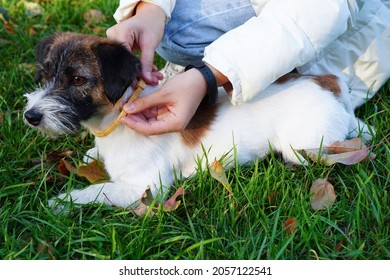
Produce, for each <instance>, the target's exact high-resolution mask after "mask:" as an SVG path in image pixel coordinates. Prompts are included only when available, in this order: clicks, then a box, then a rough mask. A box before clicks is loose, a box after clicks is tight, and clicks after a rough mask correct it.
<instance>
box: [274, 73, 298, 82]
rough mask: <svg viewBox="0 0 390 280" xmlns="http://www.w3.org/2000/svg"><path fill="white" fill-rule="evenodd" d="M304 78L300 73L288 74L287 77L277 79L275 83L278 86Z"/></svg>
mask: <svg viewBox="0 0 390 280" xmlns="http://www.w3.org/2000/svg"><path fill="white" fill-rule="evenodd" d="M302 76H304V75H302V74H299V73H287V74H286V75H283V76H282V77H280V78H279V79H277V80H276V81H275V83H276V84H284V83H287V82H288V81H290V80H295V79H298V78H300V77H302Z"/></svg>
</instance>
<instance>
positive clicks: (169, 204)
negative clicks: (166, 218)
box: [133, 187, 185, 217]
mask: <svg viewBox="0 0 390 280" xmlns="http://www.w3.org/2000/svg"><path fill="white" fill-rule="evenodd" d="M184 193H185V192H184V189H183V188H182V187H180V188H178V189H177V190H176V192H175V193H174V194H173V195H172V196H171V198H169V199H168V200H166V201H165V202H164V203H163V204H162V205H160V204H159V203H158V202H156V201H154V198H153V195H152V192H151V190H150V188H148V189H147V190H146V191H145V192H144V194H143V195H142V197H141V199H140V201H139V204H138V206H137V207H136V208H134V209H133V211H134V213H136V214H137V215H138V216H144V215H146V214H148V216H149V217H151V216H153V215H154V214H156V213H157V210H158V208H159V207H161V206H162V210H163V211H164V212H171V211H175V210H176V209H177V208H178V207H179V206H180V201H179V200H177V198H178V197H179V196H182V195H184ZM150 207H152V209H149V208H150Z"/></svg>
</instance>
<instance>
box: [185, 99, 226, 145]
mask: <svg viewBox="0 0 390 280" xmlns="http://www.w3.org/2000/svg"><path fill="white" fill-rule="evenodd" d="M218 108H219V106H218V103H217V104H213V105H208V104H203V103H202V104H201V105H200V106H199V108H198V110H197V111H196V113H195V115H194V116H193V117H192V119H191V121H190V122H189V123H188V125H187V127H186V129H185V130H184V131H182V132H180V135H181V137H182V140H183V142H184V144H185V145H187V146H190V147H193V146H195V145H198V144H199V143H200V142H201V139H202V137H203V136H204V134H205V133H206V132H207V131H208V130H209V129H210V126H211V125H212V123H213V121H214V120H215V118H216V116H217V112H218Z"/></svg>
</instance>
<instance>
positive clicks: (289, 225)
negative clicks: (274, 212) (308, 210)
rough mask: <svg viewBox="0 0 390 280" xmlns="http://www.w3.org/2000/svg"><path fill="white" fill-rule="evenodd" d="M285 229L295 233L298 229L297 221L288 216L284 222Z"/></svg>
mask: <svg viewBox="0 0 390 280" xmlns="http://www.w3.org/2000/svg"><path fill="white" fill-rule="evenodd" d="M283 227H284V230H285V231H286V233H288V234H293V233H295V232H296V231H297V229H298V227H297V223H296V222H295V219H294V218H288V219H287V220H286V221H285V222H284V223H283Z"/></svg>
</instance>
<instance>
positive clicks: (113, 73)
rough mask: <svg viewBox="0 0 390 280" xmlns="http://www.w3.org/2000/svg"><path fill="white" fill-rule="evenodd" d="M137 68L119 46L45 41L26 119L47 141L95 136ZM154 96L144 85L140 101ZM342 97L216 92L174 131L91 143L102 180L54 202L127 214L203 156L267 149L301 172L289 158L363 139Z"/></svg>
mask: <svg viewBox="0 0 390 280" xmlns="http://www.w3.org/2000/svg"><path fill="white" fill-rule="evenodd" d="M140 68H141V65H140V62H139V60H138V59H137V58H136V57H135V56H133V55H132V54H131V53H130V52H129V51H128V50H127V49H126V48H125V47H123V46H122V45H121V44H119V43H118V42H114V41H111V40H108V39H105V38H99V37H95V36H87V35H81V34H74V33H59V34H56V35H54V36H51V37H48V38H46V39H44V40H43V41H42V42H41V43H40V44H39V45H38V47H37V74H36V79H37V80H39V81H42V82H43V85H44V86H43V87H42V88H39V89H37V90H36V91H35V92H32V93H29V94H27V95H26V96H27V98H28V104H27V107H26V110H25V113H24V116H25V119H26V120H27V122H28V123H29V124H30V125H31V126H33V127H35V128H37V129H39V130H41V131H43V132H46V133H49V134H67V133H75V132H77V131H78V130H79V128H80V127H81V126H83V127H85V128H87V129H88V130H91V131H98V130H102V129H104V128H105V127H107V126H108V125H109V124H110V123H111V122H112V121H113V120H114V119H115V118H116V117H117V115H118V114H119V111H120V105H119V107H118V105H115V104H118V103H119V104H122V105H123V104H124V103H125V102H126V100H127V99H128V98H129V96H131V94H132V89H131V87H130V85H131V84H132V82H133V80H134V79H137V78H138V77H139V75H140ZM154 90H155V88H153V87H150V86H147V88H146V89H145V91H144V92H143V94H147V93H148V92H152V91H154ZM348 98H349V97H348V94H347V88H346V87H345V86H344V85H341V84H340V83H339V82H338V80H337V78H336V77H334V76H330V75H328V76H320V77H313V76H300V75H289V76H285V77H282V78H281V79H279V80H278V81H277V82H276V83H274V84H272V85H270V86H269V87H268V88H267V89H266V90H265V91H264V92H262V93H261V94H259V95H258V96H257V97H256V98H254V99H253V100H251V101H250V102H248V103H246V104H244V105H241V106H232V105H231V104H230V102H229V98H228V96H227V95H226V94H220V97H219V101H218V103H217V104H215V105H201V106H200V108H199V109H198V111H197V113H196V114H195V116H194V117H193V119H192V120H191V122H190V124H189V125H188V127H187V128H186V129H185V130H184V131H182V132H180V133H167V134H163V135H157V136H145V135H141V134H139V133H137V132H135V131H133V130H131V129H129V128H128V127H126V126H124V125H119V126H118V127H117V128H116V129H115V130H114V131H113V132H112V133H110V134H109V135H107V136H105V137H96V139H95V142H96V146H95V148H93V149H91V150H90V151H89V152H88V153H87V154H88V155H89V156H93V157H97V156H98V157H99V159H100V160H102V161H103V162H104V165H105V168H106V170H107V171H108V173H109V176H110V182H108V183H101V184H95V185H91V186H89V187H87V188H85V189H82V190H73V191H71V192H70V193H68V194H61V195H59V196H58V198H59V199H63V200H66V201H70V200H72V201H74V202H75V203H80V204H86V203H90V202H99V203H101V202H104V203H106V204H108V205H114V206H121V207H134V205H135V204H134V203H135V202H136V201H138V200H139V199H140V197H141V196H142V194H143V193H144V192H145V190H146V189H147V188H148V187H150V188H151V190H152V193H153V195H156V194H158V193H159V191H160V190H166V189H167V188H168V187H169V186H170V185H171V184H172V183H173V182H174V177H175V174H181V175H182V176H183V177H184V178H185V177H189V176H192V175H194V174H195V173H196V169H197V167H198V166H203V167H206V166H207V158H208V159H211V160H213V159H214V158H217V159H220V158H222V157H224V164H225V167H229V166H231V165H232V164H233V163H234V162H235V161H237V162H238V163H239V164H247V163H250V162H252V161H253V160H255V159H257V158H259V157H260V158H261V157H264V156H265V155H267V154H268V153H269V152H270V149H271V148H272V149H273V150H274V151H276V152H280V153H281V154H282V156H283V158H284V159H285V160H286V161H288V162H292V163H296V164H305V163H306V161H305V159H304V158H303V157H302V156H301V155H300V154H298V153H297V150H300V149H305V148H316V147H319V146H320V145H324V146H326V145H330V144H332V143H333V142H335V141H341V140H344V139H345V138H347V137H356V136H357V135H358V134H359V133H362V132H363V133H367V132H368V129H367V127H366V126H365V125H364V123H363V122H361V121H360V120H358V119H357V118H356V117H355V115H354V112H353V110H352V108H350V107H349V105H348V104H349V102H348ZM366 138H367V137H366ZM226 155H230V156H226ZM234 156H235V157H236V158H234V159H233V157H234ZM199 161H201V164H200V165H199ZM53 201H54V200H52V202H53Z"/></svg>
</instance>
